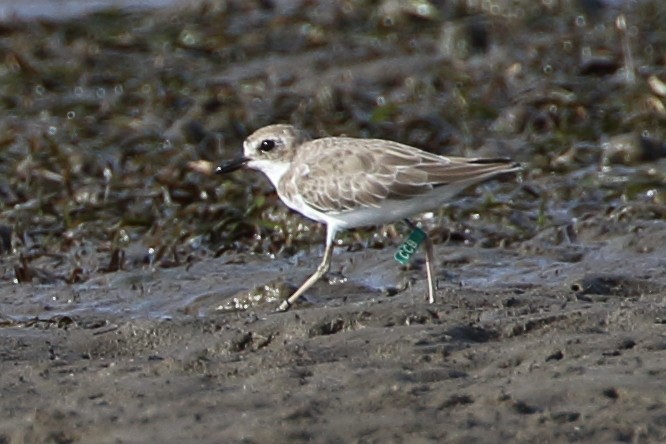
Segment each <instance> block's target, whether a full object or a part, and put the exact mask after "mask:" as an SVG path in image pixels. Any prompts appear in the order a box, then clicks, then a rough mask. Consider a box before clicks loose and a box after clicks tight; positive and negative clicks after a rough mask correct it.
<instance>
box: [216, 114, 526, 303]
mask: <svg viewBox="0 0 666 444" xmlns="http://www.w3.org/2000/svg"><path fill="white" fill-rule="evenodd" d="M242 167H248V168H252V169H255V170H259V171H261V172H263V173H264V174H265V175H266V176H268V179H269V180H270V181H271V182H272V183H273V186H274V187H275V189H276V190H277V194H278V196H279V197H280V199H281V200H282V202H284V203H285V204H286V205H287V206H288V207H289V208H291V209H292V210H295V211H297V212H299V213H301V214H302V215H304V216H305V217H308V218H310V219H314V220H316V221H317V222H321V223H323V224H326V248H325V250H324V257H323V259H322V261H321V264H320V265H319V267H317V270H316V271H315V272H314V273H313V274H312V275H311V276H310V277H309V278H308V279H307V280H306V281H305V282H304V283H303V284H302V285H301V286H300V287H299V288H298V289H297V290H296V291H295V292H294V293H293V294H292V295H291V296H290V297H289V298H288V299H286V300H284V301H283V302H282V303H281V304H280V306H279V308H278V310H280V311H286V310H288V309H289V308H290V307H291V306H292V304H293V303H294V302H296V301H297V300H298V298H299V297H300V296H301V295H303V294H304V293H305V292H306V291H307V290H308V289H309V288H310V287H311V286H312V285H313V284H314V283H315V282H317V280H319V279H320V278H321V277H322V276H323V275H324V274H325V273H326V272H327V271H328V270H329V269H330V266H331V255H332V252H333V243H334V240H335V236H336V234H337V233H338V232H339V231H340V230H346V229H349V228H356V227H363V226H369V225H381V224H386V223H391V222H396V221H399V220H401V219H406V218H408V217H410V216H413V215H415V214H419V213H422V212H425V211H429V210H433V209H435V208H437V207H439V206H441V205H443V204H444V203H445V202H446V201H448V200H450V199H451V198H452V197H453V196H455V195H456V194H458V193H459V192H460V191H462V190H463V189H465V188H467V187H469V186H471V185H474V184H478V183H480V182H483V181H486V180H488V179H491V178H493V177H496V176H498V175H501V174H505V173H513V172H516V171H518V170H519V169H520V166H519V165H518V164H516V163H515V162H512V161H511V160H508V159H503V158H499V159H497V158H495V159H484V158H462V157H445V156H438V155H436V154H431V153H428V152H426V151H422V150H420V149H418V148H414V147H411V146H408V145H403V144H401V143H397V142H392V141H390V140H381V139H357V138H352V137H325V138H322V139H314V140H313V139H311V138H309V137H308V136H307V134H306V133H305V132H303V131H301V130H299V129H297V128H295V127H294V126H291V125H270V126H266V127H264V128H261V129H259V130H257V131H255V132H254V133H253V134H251V135H250V136H249V137H248V138H247V139H245V142H244V143H243V156H242V157H239V158H238V159H235V160H231V161H228V162H225V163H223V164H222V165H221V166H219V167H218V168H217V169H216V173H217V174H223V173H229V172H232V171H235V170H237V169H239V168H242ZM425 250H426V272H427V277H428V300H429V301H430V302H431V303H432V302H433V301H434V295H435V283H434V278H433V261H434V254H433V244H432V241H431V240H430V239H429V238H428V237H427V236H425Z"/></svg>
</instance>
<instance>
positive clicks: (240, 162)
mask: <svg viewBox="0 0 666 444" xmlns="http://www.w3.org/2000/svg"><path fill="white" fill-rule="evenodd" d="M249 161H250V159H249V158H247V157H239V158H238V159H234V160H230V161H228V162H224V163H223V164H222V165H220V166H219V167H217V168H215V174H226V173H231V172H232V171H236V170H237V169H240V168H242V167H244V166H245V164H246V163H248V162H249Z"/></svg>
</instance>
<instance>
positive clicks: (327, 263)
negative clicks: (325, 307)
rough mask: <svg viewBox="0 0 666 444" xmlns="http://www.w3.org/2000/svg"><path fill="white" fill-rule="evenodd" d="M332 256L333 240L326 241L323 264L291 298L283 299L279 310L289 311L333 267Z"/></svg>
mask: <svg viewBox="0 0 666 444" xmlns="http://www.w3.org/2000/svg"><path fill="white" fill-rule="evenodd" d="M331 256H333V240H332V239H331V240H330V241H329V240H328V239H327V241H326V250H325V251H324V258H323V259H322V261H321V264H319V266H318V267H317V270H316V271H315V272H314V273H313V274H312V276H310V277H309V278H308V279H307V280H306V281H305V282H303V284H302V285H301V286H300V287H298V290H296V291H295V292H294V294H292V295H291V296H289V299H285V300H284V301H282V303H281V304H280V306H279V307H278V311H287V310H289V309H290V308H291V306H292V305H293V304H294V302H296V301H297V300H298V298H300V297H301V296H302V295H303V293H305V292H306V291H307V290H308V289H309V288H310V287H312V286H313V285H314V283H315V282H317V281H318V280H319V279H321V277H322V276H323V275H324V274H326V272H327V271H328V270H330V269H331Z"/></svg>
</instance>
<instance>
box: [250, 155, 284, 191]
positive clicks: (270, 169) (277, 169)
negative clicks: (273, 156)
mask: <svg viewBox="0 0 666 444" xmlns="http://www.w3.org/2000/svg"><path fill="white" fill-rule="evenodd" d="M289 165H290V164H289V162H280V161H279V160H251V161H250V162H248V163H247V166H248V167H249V168H252V169H254V170H258V171H261V172H262V173H264V174H265V175H266V176H267V177H268V179H269V180H270V181H271V183H272V184H273V186H274V187H275V188H276V189H277V187H278V183H280V179H281V178H282V176H284V174H285V173H286V172H287V170H288V169H289Z"/></svg>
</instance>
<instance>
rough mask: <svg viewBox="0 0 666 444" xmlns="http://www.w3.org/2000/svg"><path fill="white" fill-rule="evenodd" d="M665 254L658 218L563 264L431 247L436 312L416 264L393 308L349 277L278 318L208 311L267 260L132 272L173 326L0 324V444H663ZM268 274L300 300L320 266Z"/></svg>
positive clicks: (123, 319) (82, 317)
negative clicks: (503, 271) (508, 268)
mask: <svg viewBox="0 0 666 444" xmlns="http://www.w3.org/2000/svg"><path fill="white" fill-rule="evenodd" d="M525 247H526V248H528V247H530V246H528V245H526V246H525ZM665 248H666V224H664V223H657V224H651V226H646V227H645V228H644V230H641V231H640V232H634V233H631V234H628V235H622V236H615V237H611V238H607V239H605V240H603V241H599V242H595V243H576V245H572V246H571V247H570V250H571V251H572V252H573V251H575V252H576V253H580V252H581V251H583V252H582V253H580V254H572V255H571V256H572V257H575V260H574V261H570V262H565V261H562V259H561V257H562V256H564V254H563V253H564V252H563V251H561V250H559V251H556V252H552V251H551V252H542V253H541V254H539V255H534V254H532V253H530V254H525V253H524V252H522V251H521V249H520V248H516V249H512V250H510V251H492V252H491V253H490V254H491V255H492V258H489V257H488V254H489V253H488V252H487V251H481V250H479V249H477V248H470V247H464V246H458V247H455V246H446V245H444V246H443V245H439V246H438V248H437V255H438V258H439V259H440V261H441V262H440V265H439V267H438V270H439V271H440V274H441V273H443V272H444V270H446V271H447V273H449V274H451V273H453V274H456V275H458V276H459V280H457V281H449V282H444V281H442V282H440V289H439V291H438V298H437V301H436V303H435V304H433V305H429V304H427V303H426V302H425V300H424V296H425V282H424V279H423V277H422V276H421V271H422V270H409V271H403V273H402V274H403V275H408V278H409V279H408V280H409V281H410V282H414V284H413V285H412V286H410V287H409V288H408V289H406V290H404V291H401V292H399V293H398V294H396V295H393V296H388V295H386V294H382V292H380V291H377V290H375V291H372V290H369V289H368V288H367V287H365V288H364V286H363V284H362V281H363V279H362V278H361V277H359V276H358V274H356V273H355V272H354V270H353V269H352V270H350V271H349V273H348V274H349V276H348V280H347V281H346V282H343V283H334V284H330V285H329V284H327V283H326V282H322V283H320V284H318V285H317V286H316V287H315V292H314V296H313V297H312V298H311V299H312V301H311V304H304V305H303V306H301V307H297V309H294V310H293V311H290V312H287V313H273V312H272V310H273V309H274V308H275V306H276V303H275V302H272V301H271V302H265V303H261V304H258V305H256V306H254V307H253V308H252V309H250V310H244V311H237V312H232V313H224V312H220V311H216V310H215V309H212V308H213V307H215V305H214V303H215V300H217V301H218V302H220V301H225V300H226V301H228V300H229V299H233V297H234V295H233V294H231V295H229V294H227V295H226V296H225V294H224V291H225V289H228V288H234V287H237V288H242V287H243V286H244V282H247V279H248V277H247V275H248V274H250V273H249V272H248V271H250V270H255V271H254V272H255V273H256V269H257V268H260V267H261V266H262V264H257V263H254V262H252V261H250V262H249V263H247V264H244V265H234V264H228V263H226V264H225V260H223V259H211V260H206V261H203V262H200V263H198V264H197V265H195V266H193V267H191V268H190V269H189V270H187V271H186V270H184V269H176V270H172V272H173V273H179V274H181V275H182V276H185V275H187V276H189V277H188V278H187V279H184V278H182V277H181V278H175V276H174V275H171V279H169V278H168V276H165V275H161V276H160V275H159V274H157V275H155V274H154V273H152V272H150V271H146V272H145V276H144V277H143V289H142V290H141V291H139V290H138V289H136V287H134V292H133V293H132V298H134V299H135V300H134V301H133V303H134V304H136V303H138V302H137V300H140V299H141V298H142V297H148V298H150V296H142V295H141V293H143V294H147V295H150V294H154V295H159V299H161V300H163V302H164V303H165V304H166V303H167V301H171V302H172V303H174V302H175V301H182V300H183V296H184V295H187V296H189V297H190V298H189V301H190V302H189V304H188V305H187V306H182V307H180V308H179V309H178V310H176V311H175V312H180V313H181V314H179V315H177V316H175V317H174V318H173V319H162V320H160V319H145V318H144V319H132V316H122V315H116V316H104V315H103V314H102V313H99V310H95V311H94V312H91V313H88V314H86V313H79V314H78V315H75V316H73V317H72V318H73V319H69V318H66V317H58V316H53V317H52V318H49V320H46V318H44V319H43V320H41V321H35V320H32V321H26V322H21V323H18V324H17V325H14V326H12V327H5V328H3V330H2V331H3V335H2V345H1V350H2V354H3V360H2V374H3V378H2V393H3V397H2V403H1V404H2V412H3V415H2V416H3V420H2V422H1V423H0V430H1V433H2V436H3V439H5V441H6V442H99V443H107V442H108V443H112V442H128V443H135V442H136V443H138V442H211V443H213V442H256V443H259V442H497V440H498V439H502V440H509V441H513V442H534V441H536V440H539V441H541V442H571V441H578V442H581V441H582V442H660V441H662V440H663V439H664V438H665V437H666V423H665V421H664V418H666V403H665V402H664V396H665V395H664V390H663V378H664V376H665V375H664V372H665V371H666V370H665V368H666V367H665V365H664V364H665V363H666V351H665V350H666V339H665V335H664V333H665V331H664V328H665V327H664V325H666V307H665V306H664V297H665V296H666V292H665V291H664V287H665V285H666V268H665V267H664V259H663V254H662V253H661V252H662V251H665V250H664V249H665ZM359 255H360V256H361V258H362V260H363V261H364V262H365V261H367V262H374V263H376V264H381V265H382V266H390V264H389V261H390V257H388V256H389V252H387V251H383V250H382V251H378V252H375V253H371V254H370V253H367V252H365V253H363V252H357V253H351V252H348V253H345V252H340V254H338V255H337V256H336V257H335V259H334V269H335V268H336V267H338V268H344V265H345V264H348V263H350V262H352V261H353V258H354V256H359ZM553 256H559V257H556V258H554V257H553ZM452 257H456V258H457V262H451V263H448V264H446V265H444V262H446V260H447V258H452ZM357 259H358V257H357ZM488 261H492V262H494V263H496V264H498V263H501V262H504V261H506V262H512V263H514V264H515V267H512V273H511V275H508V276H503V277H502V278H501V279H498V280H497V281H496V282H490V281H492V279H487V282H488V283H487V284H486V285H482V286H477V285H470V284H468V283H466V279H468V277H469V276H471V275H478V276H486V277H490V276H491V275H492V270H489V269H488V267H487V263H484V262H488ZM281 262H283V263H282V264H279V265H278V266H280V267H284V272H283V273H282V276H283V279H280V280H281V281H282V280H284V281H285V283H286V284H287V285H291V286H295V285H297V284H298V282H299V279H300V278H301V277H304V276H305V275H306V274H307V272H309V270H310V269H311V268H312V267H313V266H314V265H315V263H316V257H315V258H312V260H310V261H308V263H305V264H302V266H299V267H293V266H292V265H291V264H289V263H284V261H281ZM537 262H538V263H539V264H538V265H536V263H537ZM396 268H397V264H396ZM243 269H246V270H247V271H246V272H245V273H244V272H243ZM619 271H621V273H620V272H619ZM270 274H271V273H270V270H269V271H267V276H268V275H270ZM229 276H235V279H234V278H231V277H229ZM539 277H541V279H539ZM263 278H264V277H262V278H259V279H257V280H260V279H263ZM331 280H332V281H333V280H335V279H331ZM539 280H541V283H539ZM359 282H361V283H359ZM221 283H223V284H221ZM266 283H267V284H271V285H273V283H272V282H271V281H270V280H268V281H266ZM127 285H128V288H126V289H124V290H123V289H122V288H119V285H118V282H117V281H116V282H115V285H114V286H113V287H111V286H108V287H106V286H104V285H102V290H94V289H90V290H83V291H81V292H80V294H79V298H80V300H86V299H87V298H96V297H97V298H99V297H105V298H108V297H109V294H108V292H111V291H118V292H119V293H122V292H125V293H127V292H131V290H130V289H129V287H131V285H132V284H127ZM5 290H9V288H8V287H5ZM37 291H40V290H39V288H38V287H31V286H22V287H20V289H19V291H18V293H17V292H16V291H14V292H13V293H14V294H13V296H12V297H14V298H16V297H19V298H20V297H21V296H23V295H25V294H28V293H30V292H37ZM100 291H104V295H100V294H99V292H100ZM3 293H5V292H3ZM241 294H243V292H242V291H241ZM131 302H132V301H128V302H127V303H128V305H129V304H130V303H131ZM222 305H223V304H222ZM202 307H208V308H209V311H208V312H206V313H203V312H202V311H201V309H202ZM53 308H54V309H57V307H53ZM172 311H173V310H172ZM188 312H189V313H193V314H186V313H188Z"/></svg>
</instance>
